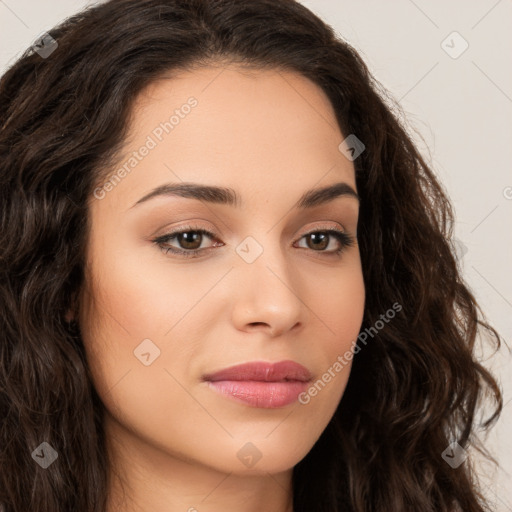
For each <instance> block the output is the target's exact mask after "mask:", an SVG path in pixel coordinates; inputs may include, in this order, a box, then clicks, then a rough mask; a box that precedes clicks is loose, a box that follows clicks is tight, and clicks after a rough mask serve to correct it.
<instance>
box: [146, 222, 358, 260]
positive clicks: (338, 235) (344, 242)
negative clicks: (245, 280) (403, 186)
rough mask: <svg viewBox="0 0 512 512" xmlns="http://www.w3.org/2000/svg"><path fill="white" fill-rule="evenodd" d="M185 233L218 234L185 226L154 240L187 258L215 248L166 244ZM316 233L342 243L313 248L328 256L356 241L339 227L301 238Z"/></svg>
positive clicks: (338, 254) (320, 229) (165, 248)
mask: <svg viewBox="0 0 512 512" xmlns="http://www.w3.org/2000/svg"><path fill="white" fill-rule="evenodd" d="M183 233H201V234H202V235H206V236H207V237H208V238H211V239H215V238H216V236H215V234H214V233H211V232H210V231H207V230H206V229H203V228H199V227H195V226H185V227H184V228H181V229H179V230H177V231H172V232H171V233H167V234H165V235H162V236H159V237H157V238H155V239H153V240H152V242H153V243H155V244H156V245H157V246H158V247H160V249H161V250H162V251H163V252H164V254H168V253H172V254H176V255H180V256H184V257H185V258H196V257H198V256H199V253H201V252H204V251H208V250H209V249H214V248H215V247H207V248H205V249H189V250H183V249H176V248H175V247H169V246H166V245H165V244H166V243H168V242H169V241H171V240H172V239H173V238H176V237H177V236H178V235H181V234H183ZM316 233H326V234H328V235H330V236H333V237H334V238H335V239H336V240H338V242H339V243H340V248H339V249H336V250H334V251H315V250H314V249H311V250H312V251H313V252H319V253H325V254H326V255H328V256H340V255H341V253H342V252H344V251H345V249H347V248H348V247H352V246H353V245H354V243H355V238H354V237H353V236H352V235H349V234H348V233H345V232H343V231H340V230H337V229H332V228H328V229H323V228H319V229H315V230H313V231H310V232H308V233H305V234H304V235H302V236H301V237H300V238H299V240H301V239H302V238H304V237H307V236H310V235H313V234H316Z"/></svg>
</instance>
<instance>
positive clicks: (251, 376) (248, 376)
mask: <svg viewBox="0 0 512 512" xmlns="http://www.w3.org/2000/svg"><path fill="white" fill-rule="evenodd" d="M203 379H204V380H208V381H211V382H215V381H219V380H239V381H240V380H253V381H261V382H286V381H301V382H307V381H309V380H311V373H310V372H309V370H308V369H307V368H306V367H304V366H302V365H301V364H299V363H296V362H295V361H279V362H276V363H267V362H264V361H254V362H250V363H245V364H239V365H236V366H230V367H229V368H224V369H223V370H220V371H218V372H215V373H211V374H208V375H205V376H204V377H203Z"/></svg>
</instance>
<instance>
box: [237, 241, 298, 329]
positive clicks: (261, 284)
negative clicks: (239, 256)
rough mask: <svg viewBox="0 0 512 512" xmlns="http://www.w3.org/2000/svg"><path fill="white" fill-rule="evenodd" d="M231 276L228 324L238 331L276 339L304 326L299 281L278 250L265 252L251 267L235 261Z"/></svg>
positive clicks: (243, 262)
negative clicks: (262, 334)
mask: <svg viewBox="0 0 512 512" xmlns="http://www.w3.org/2000/svg"><path fill="white" fill-rule="evenodd" d="M234 274H236V275H235V276H234V279H235V280H236V283H237V287H236V291H235V293H234V295H233V297H234V301H235V302H234V305H233V310H232V321H233V324H234V325H235V327H236V328H237V329H238V330H240V331H246V332H255V331H260V330H261V331H264V332H266V333H267V334H268V335H269V336H271V337H277V336H280V335H283V334H285V333H286V332H288V331H291V330H292V329H299V328H300V327H301V326H302V325H303V324H304V321H305V318H304V315H305V314H306V306H305V301H304V297H301V296H300V295H301V286H300V282H299V281H300V278H299V276H298V273H297V272H294V269H293V267H292V266H290V265H289V264H288V265H287V262H286V258H285V255H284V254H283V253H282V249H281V248H276V249H273V250H270V249H265V250H264V251H263V253H262V254H261V255H260V256H259V257H258V258H257V259H256V260H255V261H253V262H252V263H247V262H246V261H243V260H241V261H239V262H238V264H237V268H236V269H235V270H234ZM302 293H304V292H303V291H302Z"/></svg>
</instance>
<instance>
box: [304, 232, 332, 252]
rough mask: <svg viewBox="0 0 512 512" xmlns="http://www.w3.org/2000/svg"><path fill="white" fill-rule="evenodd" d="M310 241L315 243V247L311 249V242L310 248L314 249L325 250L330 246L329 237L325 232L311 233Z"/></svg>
mask: <svg viewBox="0 0 512 512" xmlns="http://www.w3.org/2000/svg"><path fill="white" fill-rule="evenodd" d="M309 240H311V241H313V246H312V247H311V245H310V244H309V242H308V246H310V248H313V249H315V248H316V249H318V248H320V249H325V248H326V247H327V246H328V245H329V235H328V234H327V233H325V232H321V231H319V232H318V233H311V234H310V235H309ZM318 242H319V243H318Z"/></svg>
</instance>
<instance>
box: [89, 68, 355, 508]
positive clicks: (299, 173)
mask: <svg viewBox="0 0 512 512" xmlns="http://www.w3.org/2000/svg"><path fill="white" fill-rule="evenodd" d="M219 73H220V74H219ZM191 96H194V97H195V98H196V99H197V101H198V104H197V106H196V107H195V108H193V109H192V110H191V112H190V113H189V114H188V115H187V116H185V117H184V118H183V119H180V122H179V125H177V126H175V128H174V129H173V131H172V132H171V133H169V134H165V135H164V137H163V140H162V141H161V142H159V143H158V145H157V147H155V148H154V149H152V150H151V151H150V152H149V154H148V155H147V156H145V157H144V158H143V159H142V160H141V161H140V162H139V163H138V164H137V166H136V167H135V168H134V169H133V170H132V171H131V172H130V173H129V174H127V175H126V176H125V177H124V178H123V179H122V180H121V181H120V182H119V183H118V184H117V185H116V186H115V187H113V188H111V190H110V191H108V193H106V194H105V195H104V197H102V198H101V199H97V198H94V197H93V198H91V202H90V227H91V229H90V233H89V240H88V249H87V254H86V280H85V285H84V287H83V289H82V292H81V295H80V307H79V321H80V324H81V328H82V333H83V339H84V344H85V346H86V352H87V357H88V361H89V364H90V368H91V372H92V376H93V383H94V386H95V388H96V390H97V392H98V394H99V396H100V397H101V399H102V401H103V403H104V404H105V406H106V409H107V415H106V418H105V429H106V433H107V441H108V449H109V452H110V454H111V457H112V461H113V462H112V468H111V474H112V475H113V478H112V482H111V487H110V491H111V493H110V499H109V505H108V512H115V511H118V510H119V511H121V510H123V511H126V512H131V511H148V512H149V511H151V512H164V511H165V512H174V511H176V512H177V511H189V512H193V511H198V512H220V511H223V512H225V511H231V510H237V511H239V512H260V511H261V510H266V511H268V512H291V511H292V499H291V492H292V487H291V477H292V469H293V466H295V465H296V464H297V463H298V462H299V461H300V460H301V459H303V458H304V457H305V455H306V454H307V453H308V452H309V451H310V449H311V448H312V446H313V445H314V444H315V442H316V441H317V439H318V438H319V436H320V435H321V433H322V431H323V430H324V429H325V427H326V426H327V424H328V423H329V421H330V419H331V417H332V415H333V414H334V412H335V410H336V407H337V405H338V403H339V401H340V399H341V397H342V395H343V392H344V389H345V387H346V384H347V380H348V377H349V373H350V366H351V365H350V364H348V365H347V366H346V367H344V368H343V370H342V371H340V372H338V373H337V374H336V376H335V378H333V379H332V380H331V381H330V382H329V383H328V384H327V385H326V386H325V387H324V388H323V389H322V390H321V391H320V392H319V393H318V394H317V396H315V397H312V398H311V400H310V402H309V403H308V404H306V405H301V404H300V403H299V402H295V403H293V404H291V405H287V406H285V407H281V408H277V409H265V408H258V407H251V406H249V405H247V404H244V403H239V402H236V401H234V400H232V399H229V398H226V397H225V396H223V395H220V394H218V393H216V392H214V391H212V390H211V389H210V388H209V387H208V385H207V383H205V382H203V381H202V376H203V375H204V374H205V373H209V372H214V371H218V370H220V369H223V368H226V367H228V366H232V365H235V364H240V363H245V362H249V361H268V362H275V361H281V360H284V359H290V360H293V361H297V362H299V363H301V364H303V365H304V366H306V367H307V368H308V369H309V370H310V371H311V373H312V374H313V382H315V381H317V379H318V378H320V376H321V375H322V374H323V373H324V372H326V371H327V369H328V368H329V367H332V365H333V364H334V362H335V361H336V359H337V357H338V356H340V355H342V354H344V353H345V352H346V351H347V350H350V349H351V344H352V342H353V341H354V340H355V339H356V338H357V335H358V332H359V329H360V327H361V323H362V318H363V309H364V297H365V290H364V284H363V276H362V270H361V262H360V255H359V248H358V245H357V242H356V243H355V244H354V245H353V246H352V247H346V248H345V249H344V251H343V252H342V253H341V255H335V254H334V253H333V251H334V250H335V249H337V248H339V242H337V241H336V239H335V238H334V237H330V238H329V240H330V241H329V243H328V246H327V247H325V246H324V247H323V248H322V247H320V248H318V246H315V245H311V237H307V236H304V235H305V234H307V233H309V232H310V231H313V230H315V229H317V230H319V231H321V230H322V229H324V230H325V229H326V228H328V229H338V230H342V231H345V232H347V233H349V234H351V235H353V236H354V237H355V236H356V234H357V221H358V212H359V202H358V200H357V199H356V198H354V197H350V196H341V197H337V198H335V199H334V200H332V201H330V202H328V203H325V204H323V205H320V206H317V207H314V208H311V209H308V210H304V211H301V210H299V209H294V208H292V206H293V205H294V203H295V202H296V201H297V200H298V199H299V198H300V197H301V196H302V194H304V193H305V192H306V191H308V190H310V189H313V188H318V187H323V186H327V185H331V184H334V183H338V182H345V183H348V184H349V185H350V186H351V187H352V188H353V189H354V190H357V189H356V183H355V173H354V166H353V163H352V162H351V161H350V160H348V159H347V158H345V156H344V155H343V154H342V153H341V152H340V151H339V149H338V145H339V144H340V142H341V141H342V140H343V139H344V138H345V136H344V135H342V133H341V132H340V130H339V128H338V125H337V123H336V119H335V115H334V111H333V109H332V106H331V104H330V102H329V100H328V99H327V97H326V96H325V95H324V93H323V92H322V91H321V89H319V88H318V87H317V86H316V85H315V84H313V83H312V82H310V81H309V80H307V79H306V78H304V77H302V76H300V75H298V74H295V73H292V72H284V71H279V72H277V71H276V70H261V69H259V70H253V71H251V72H249V71H248V70H243V69H241V68H240V67H237V66H236V65H234V64H233V65H222V66H220V65H219V66H215V65H210V66H208V67H202V68H199V69H195V70H189V71H187V72H181V73H180V74H179V75H177V76H176V75H173V77H172V78H169V79H164V80H159V81H156V82H153V83H152V84H151V85H150V86H148V87H147V88H146V89H145V90H144V91H143V93H142V94H141V95H140V96H139V97H138V98H137V101H136V104H135V107H134V109H133V114H134V115H133V118H132V120H131V124H130V136H129V137H128V139H127V143H126V147H125V150H126V151H127V152H130V151H135V150H137V149H138V148H140V147H141V146H142V145H143V144H144V143H145V141H146V139H147V136H148V135H149V134H151V133H152V132H153V130H154V129H155V127H157V126H158V125H159V123H161V122H162V121H164V120H166V119H168V118H169V113H172V112H173V111H174V110H175V109H176V108H180V106H181V105H183V104H184V103H186V101H187V99H188V98H189V97H191ZM123 154H124V153H123ZM125 161H126V156H124V157H123V158H120V160H119V166H120V165H122V164H123V163H124V162H125ZM119 166H118V167H119ZM181 181H184V182H194V183H200V184H208V185H217V186H223V187H230V188H232V189H234V190H236V192H237V193H238V194H239V195H240V197H241V204H240V205H239V206H232V205H221V204H213V203H208V202H206V201H199V200H197V199H191V198H183V197H176V196H158V197H154V198H153V199H150V200H147V201H145V202H142V203H140V204H138V205H137V206H133V205H134V203H136V202H137V201H138V200H139V199H140V198H142V197H143V196H145V195H146V194H148V193H149V192H151V191H152V190H154V189H155V188H156V187H158V186H160V185H163V184H167V183H179V182H181ZM190 223H192V224H193V225H194V227H196V228H197V227H202V228H204V229H207V230H209V231H212V232H213V233H214V234H215V239H213V240H212V239H209V238H208V237H203V239H202V242H197V244H196V246H195V247H198V246H199V245H200V247H201V248H207V247H213V248H212V249H210V250H208V251H204V253H203V254H202V255H201V256H200V257H197V258H185V257H183V256H179V255H173V254H165V253H164V252H163V251H162V249H161V248H159V247H158V246H157V245H156V244H155V243H153V242H152V240H153V239H154V238H155V237H156V236H159V235H163V234H166V233H169V232H170V231H172V230H174V229H177V228H187V227H188V225H189V224H190ZM189 231H190V230H189ZM247 236H251V237H253V238H254V239H255V240H256V241H257V242H258V244H259V245H260V246H261V248H262V249H263V252H262V253H261V255H260V256H259V257H258V258H257V259H256V260H255V261H253V262H252V263H248V262H247V261H245V260H244V259H243V258H242V257H241V256H239V254H238V253H237V252H236V250H235V249H236V248H237V246H238V245H239V244H240V243H241V242H242V241H243V240H244V239H245V238H246V237H247ZM308 241H309V245H308ZM216 242H217V243H219V245H217V246H216V245H215V244H216ZM317 243H318V242H317ZM169 245H170V246H172V247H174V248H177V249H180V248H181V249H183V244H181V245H180V242H179V240H178V239H174V240H173V241H169V242H168V244H167V247H168V246H169ZM186 247H190V246H186ZM186 247H185V249H184V250H186ZM195 247H194V248H195ZM250 250H253V249H250ZM329 252H330V254H329ZM145 339H150V340H151V341H152V343H153V344H154V345H156V346H157V347H158V349H159V350H160V356H159V357H157V358H156V359H155V360H154V361H153V362H152V363H151V364H149V365H147V366H146V365H144V364H142V363H141V361H140V360H139V359H138V358H137V357H136V356H135V355H134V350H136V349H137V347H138V346H139V345H140V344H141V342H142V340H145ZM151 350H153V349H151ZM248 442H250V443H252V444H253V445H254V446H255V447H257V449H258V451H259V453H260V454H261V458H260V459H259V461H258V462H257V463H256V464H255V465H253V466H252V467H248V466H247V465H245V464H243V463H242V462H241V460H240V459H239V458H238V457H237V453H238V452H239V450H240V449H241V448H242V447H243V446H244V445H246V443H248ZM251 449H252V450H254V449H253V448H251ZM121 482H122V483H123V484H124V490H125V492H126V497H125V500H124V501H123V500H122V494H121V491H120V489H121V487H120V486H121Z"/></svg>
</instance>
